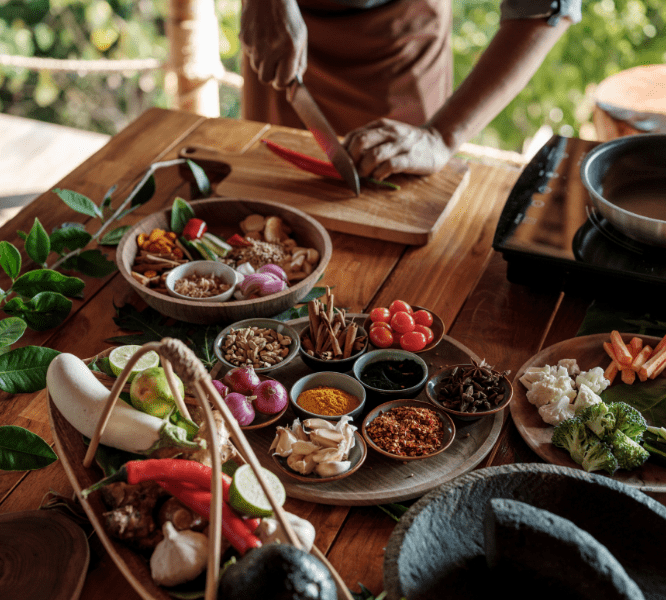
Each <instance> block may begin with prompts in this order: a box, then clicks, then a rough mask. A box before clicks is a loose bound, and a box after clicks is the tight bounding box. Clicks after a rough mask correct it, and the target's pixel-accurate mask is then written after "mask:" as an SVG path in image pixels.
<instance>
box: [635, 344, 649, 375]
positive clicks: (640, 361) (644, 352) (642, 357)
mask: <svg viewBox="0 0 666 600" xmlns="http://www.w3.org/2000/svg"><path fill="white" fill-rule="evenodd" d="M651 354H652V346H650V345H649V344H645V346H643V347H642V348H641V351H640V352H639V353H638V354H637V355H636V357H635V358H634V360H633V362H632V363H631V368H632V369H633V370H634V371H636V372H637V373H638V371H639V370H640V368H641V367H642V366H643V365H644V364H645V362H646V361H647V359H648V358H650V355H651Z"/></svg>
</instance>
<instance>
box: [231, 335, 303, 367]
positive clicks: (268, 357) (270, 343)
mask: <svg viewBox="0 0 666 600" xmlns="http://www.w3.org/2000/svg"><path fill="white" fill-rule="evenodd" d="M292 341H293V340H292V339H291V338H290V337H289V336H288V335H282V334H281V333H279V332H277V331H275V330H274V329H270V328H268V327H243V328H240V329H232V330H231V331H230V332H229V333H228V334H227V335H226V336H225V338H224V340H223V341H222V344H221V346H220V350H221V351H222V354H223V355H224V359H225V360H226V361H227V362H229V363H231V364H232V365H235V366H237V367H240V366H242V365H252V366H253V367H254V368H255V369H262V368H265V367H271V366H273V365H276V364H277V363H279V362H282V360H284V359H285V358H286V356H287V355H288V354H289V346H291V343H292Z"/></svg>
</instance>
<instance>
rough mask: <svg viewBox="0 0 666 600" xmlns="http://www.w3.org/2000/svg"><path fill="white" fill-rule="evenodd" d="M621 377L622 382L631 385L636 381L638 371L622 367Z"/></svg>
mask: <svg viewBox="0 0 666 600" xmlns="http://www.w3.org/2000/svg"><path fill="white" fill-rule="evenodd" d="M620 379H622V383H627V384H629V385H631V384H632V383H633V382H634V381H636V371H634V370H633V369H622V370H621V371H620Z"/></svg>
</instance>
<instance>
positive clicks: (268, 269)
mask: <svg viewBox="0 0 666 600" xmlns="http://www.w3.org/2000/svg"><path fill="white" fill-rule="evenodd" d="M257 273H269V274H270V275H275V276H276V277H277V278H278V279H282V281H288V280H289V279H288V277H287V273H286V272H285V270H284V269H283V268H282V267H281V266H280V265H274V264H273V263H269V264H267V265H263V266H262V267H259V268H258V269H257Z"/></svg>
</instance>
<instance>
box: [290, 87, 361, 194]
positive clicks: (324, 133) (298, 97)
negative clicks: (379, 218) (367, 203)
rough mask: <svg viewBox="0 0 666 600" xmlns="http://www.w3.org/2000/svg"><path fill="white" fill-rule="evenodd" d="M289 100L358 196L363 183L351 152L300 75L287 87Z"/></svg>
mask: <svg viewBox="0 0 666 600" xmlns="http://www.w3.org/2000/svg"><path fill="white" fill-rule="evenodd" d="M287 100H288V101H289V103H290V104H291V105H292V106H293V107H294V110H295V111H296V114H297V115H298V116H299V118H300V119H301V121H303V124H304V125H305V126H306V127H307V128H308V129H309V130H310V131H311V132H312V135H314V138H315V140H316V141H317V143H318V144H319V145H320V146H321V148H322V150H323V151H324V152H325V153H326V156H328V159H329V160H330V161H331V162H332V163H333V166H334V167H335V168H336V170H337V171H338V173H340V176H341V177H342V178H343V179H344V180H345V181H346V182H347V185H349V187H350V188H351V189H352V190H354V193H355V194H356V195H357V196H358V195H359V194H360V193H361V183H360V181H359V178H358V172H357V171H356V167H355V166H354V161H353V160H352V158H351V156H349V153H348V152H347V151H346V150H345V149H344V148H343V147H342V144H341V143H340V140H338V136H337V134H336V133H335V130H334V129H333V127H331V124H330V123H329V122H328V120H327V119H326V117H325V116H324V113H322V112H321V109H320V108H319V106H317V103H316V102H315V100H314V98H313V97H312V96H311V95H310V92H309V91H308V89H307V88H306V87H305V86H304V85H303V80H302V79H301V77H300V75H299V76H297V77H296V79H295V80H294V81H293V82H292V83H291V85H290V86H289V87H288V88H287Z"/></svg>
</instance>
